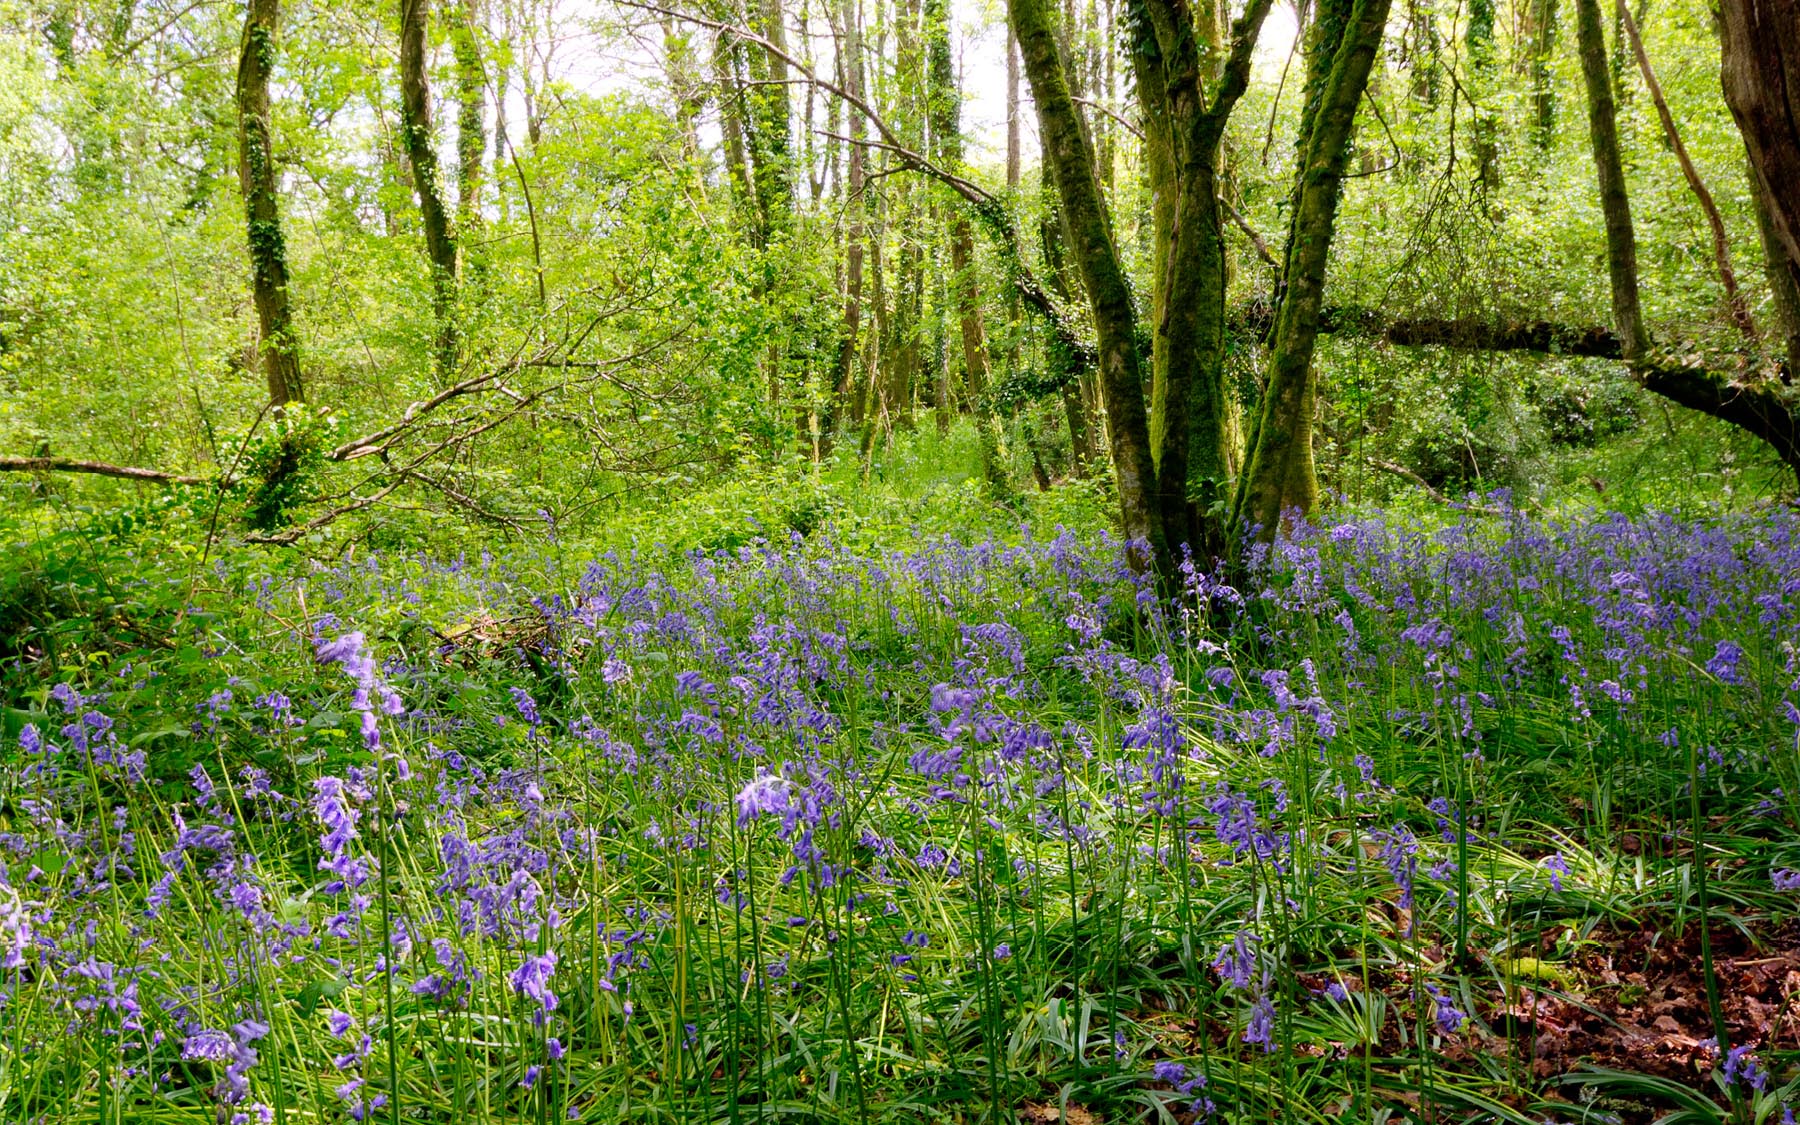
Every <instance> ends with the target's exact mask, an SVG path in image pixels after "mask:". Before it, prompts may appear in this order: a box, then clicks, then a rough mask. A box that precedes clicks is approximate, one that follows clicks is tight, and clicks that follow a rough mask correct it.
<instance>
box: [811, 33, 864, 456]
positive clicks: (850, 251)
mask: <svg viewBox="0 0 1800 1125" xmlns="http://www.w3.org/2000/svg"><path fill="white" fill-rule="evenodd" d="M841 13H842V14H841V18H842V20H843V27H842V29H841V30H842V34H843V37H844V49H843V52H842V54H841V55H840V57H839V58H840V61H839V66H840V68H841V69H842V71H843V74H842V82H843V85H844V88H845V89H847V90H849V91H850V93H851V94H852V95H853V96H855V97H857V98H861V97H862V96H863V63H862V16H861V13H860V11H859V5H858V4H857V3H856V0H843V3H842V8H841ZM864 128H865V126H864V123H863V115H862V114H860V113H856V112H852V113H851V114H850V144H849V150H850V151H849V152H848V153H846V154H845V160H846V163H847V164H848V165H849V168H848V179H847V182H846V184H845V188H846V193H845V196H844V210H845V212H846V218H847V219H848V230H847V232H846V234H845V239H844V241H845V249H844V258H845V262H844V318H843V327H842V328H841V329H840V330H839V336H838V354H837V364H836V370H835V372H834V373H833V376H832V382H833V385H832V388H831V406H830V407H829V408H828V413H827V415H826V418H825V419H824V421H823V422H822V423H821V425H820V430H821V431H822V432H823V433H825V434H826V435H829V434H830V433H831V431H832V430H833V429H835V428H836V419H837V408H836V407H837V403H838V401H840V400H841V399H842V398H843V397H844V395H845V394H846V393H849V392H850V386H851V381H852V380H853V379H854V377H855V369H856V355H857V344H858V341H859V339H860V337H861V333H862V288H863V240H864V237H865V232H864V229H863V227H864V224H863V217H864V215H865V213H866V209H865V207H864V205H863V189H864V181H865V178H866V173H865V165H864V160H865V157H866V154H865V152H864V150H863V145H862V140H863V130H864ZM854 397H855V398H860V397H861V392H860V389H859V390H858V391H857V392H856V394H855V396H854ZM861 415H862V408H861V406H860V404H853V406H852V410H851V424H852V425H854V424H856V423H857V422H860V421H861V420H862V418H861Z"/></svg>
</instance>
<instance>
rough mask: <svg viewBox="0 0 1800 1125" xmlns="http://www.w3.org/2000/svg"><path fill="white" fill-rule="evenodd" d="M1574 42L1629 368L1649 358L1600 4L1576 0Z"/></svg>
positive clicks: (1618, 328)
mask: <svg viewBox="0 0 1800 1125" xmlns="http://www.w3.org/2000/svg"><path fill="white" fill-rule="evenodd" d="M1575 43H1576V50H1577V51H1578V53H1579V54H1580V56H1581V77H1582V81H1583V83H1584V84H1585V85H1586V86H1587V100H1588V136H1589V138H1590V140H1591V141H1592V143H1593V154H1594V170H1595V172H1596V173H1597V175H1598V177H1599V181H1600V214H1601V218H1602V219H1603V220H1604V221H1605V224H1606V269H1607V274H1608V275H1609V280H1610V281H1611V282H1612V308H1613V331H1614V332H1615V333H1617V335H1618V337H1619V351H1620V353H1621V354H1622V355H1623V356H1624V358H1625V362H1626V363H1628V364H1629V363H1633V362H1635V361H1637V360H1639V359H1641V358H1642V357H1643V354H1644V344H1645V342H1646V341H1645V339H1644V314H1643V309H1642V306H1641V304H1640V303H1639V300H1638V268H1637V234H1636V232H1635V231H1634V230H1633V229H1632V224H1631V198H1630V196H1629V195H1628V194H1627V192H1626V188H1625V163H1624V160H1623V159H1622V158H1621V157H1620V155H1619V126H1618V114H1617V110H1616V108H1615V107H1614V104H1613V87H1612V75H1611V72H1610V69H1609V66H1608V63H1607V58H1606V32H1605V30H1604V29H1603V28H1602V26H1601V23H1600V5H1599V3H1598V0H1575Z"/></svg>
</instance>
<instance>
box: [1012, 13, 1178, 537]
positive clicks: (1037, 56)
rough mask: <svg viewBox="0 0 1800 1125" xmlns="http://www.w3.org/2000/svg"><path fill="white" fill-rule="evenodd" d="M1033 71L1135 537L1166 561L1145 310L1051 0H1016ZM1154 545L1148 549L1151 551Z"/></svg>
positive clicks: (1124, 506)
mask: <svg viewBox="0 0 1800 1125" xmlns="http://www.w3.org/2000/svg"><path fill="white" fill-rule="evenodd" d="M1007 8H1008V12H1009V13H1010V17H1011V21H1012V27H1013V33H1014V34H1015V35H1017V36H1018V40H1019V51H1020V54H1021V56H1022V57H1023V61H1024V66H1025V76H1026V80H1027V81H1028V82H1030V84H1031V93H1032V97H1033V99H1034V100H1035V101H1036V102H1037V109H1038V135H1039V137H1040V140H1041V143H1042V146H1043V159H1044V162H1045V163H1046V164H1047V165H1048V166H1049V168H1050V171H1051V175H1052V177H1053V178H1054V180H1055V182H1056V188H1057V194H1058V196H1059V197H1060V199H1061V202H1062V216H1063V230H1064V233H1065V234H1066V236H1067V240H1068V246H1069V250H1070V253H1071V254H1072V255H1073V256H1074V258H1075V263H1076V267H1077V269H1078V270H1079V271H1080V273H1081V277H1082V282H1083V285H1084V287H1085V288H1086V290H1087V294H1088V302H1089V305H1090V306H1091V308H1092V310H1093V316H1094V328H1095V333H1096V335H1097V336H1098V337H1099V361H1100V362H1099V380H1100V391H1101V396H1102V399H1103V401H1104V403H1105V408H1106V415H1107V429H1108V438H1109V444H1110V446H1111V449H1112V461H1113V474H1114V477H1115V481H1116V484H1117V487H1118V490H1119V507H1120V516H1121V521H1122V525H1123V530H1124V532H1125V536H1126V538H1127V539H1129V540H1132V541H1134V542H1139V543H1142V544H1143V545H1144V550H1138V551H1134V559H1135V561H1136V563H1137V564H1138V565H1139V566H1147V565H1150V564H1151V563H1152V562H1162V563H1164V565H1166V561H1167V558H1168V552H1167V544H1166V540H1165V538H1164V535H1163V521H1162V519H1161V516H1160V513H1159V511H1158V507H1157V489H1156V468H1155V464H1154V462H1153V460H1152V458H1151V454H1150V425H1149V418H1148V417H1147V416H1146V414H1145V411H1144V394H1143V383H1142V378H1141V374H1140V364H1139V357H1138V352H1137V339H1136V336H1137V311H1136V309H1135V308H1133V306H1132V299H1131V289H1130V286H1129V285H1128V284H1127V282H1126V280H1125V273H1124V271H1123V270H1122V269H1121V268H1120V264H1119V259H1118V255H1117V253H1116V251H1115V249H1114V243H1113V237H1112V230H1111V225H1110V223H1109V222H1108V220H1107V215H1106V209H1105V204H1104V203H1103V201H1102V199H1101V196H1100V182H1099V180H1098V179H1097V178H1096V176H1095V174H1094V153H1093V146H1092V145H1091V144H1089V142H1088V139H1087V137H1086V135H1084V133H1083V131H1082V128H1081V119H1080V117H1079V116H1078V115H1077V113H1076V110H1075V102H1074V100H1073V99H1072V98H1071V97H1070V94H1069V85H1068V80H1067V78H1066V77H1065V74H1064V66H1063V60H1062V58H1061V56H1060V55H1059V53H1058V51H1057V46H1056V39H1055V36H1054V34H1053V32H1052V31H1051V28H1050V21H1049V18H1048V15H1047V13H1046V12H1045V10H1044V0H1009V2H1008V4H1007ZM1145 550H1147V553H1145Z"/></svg>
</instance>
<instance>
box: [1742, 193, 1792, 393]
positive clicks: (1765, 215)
mask: <svg viewBox="0 0 1800 1125" xmlns="http://www.w3.org/2000/svg"><path fill="white" fill-rule="evenodd" d="M1749 179H1750V197H1751V203H1752V204H1753V205H1754V206H1755V208H1756V233H1757V235H1758V237H1759V238H1760V239H1761V241H1762V249H1763V272H1764V274H1766V275H1767V276H1768V279H1769V297H1770V301H1769V303H1770V305H1771V307H1772V308H1773V310H1774V314H1775V331H1776V333H1777V336H1778V338H1779V339H1781V340H1782V341H1783V343H1782V347H1783V348H1784V349H1785V351H1786V355H1787V365H1788V370H1789V371H1790V372H1795V371H1800V272H1797V271H1795V270H1793V269H1791V268H1789V265H1788V262H1787V258H1786V255H1785V254H1784V253H1783V251H1782V246H1781V239H1780V236H1779V235H1777V234H1776V233H1775V218H1774V216H1773V215H1772V214H1771V213H1770V211H1769V204H1768V201H1767V200H1765V199H1764V198H1763V191H1762V181H1761V179H1760V178H1759V177H1758V176H1757V175H1756V171H1755V169H1751V170H1750V177H1749Z"/></svg>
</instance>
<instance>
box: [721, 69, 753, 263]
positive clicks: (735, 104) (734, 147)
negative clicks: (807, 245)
mask: <svg viewBox="0 0 1800 1125" xmlns="http://www.w3.org/2000/svg"><path fill="white" fill-rule="evenodd" d="M737 59H738V47H737V44H735V43H733V42H732V41H731V37H730V35H729V33H720V35H719V36H718V38H717V39H716V40H715V41H714V43H713V76H714V79H715V81H717V83H718V86H719V93H718V98H719V132H720V133H721V134H723V135H724V140H725V174H726V176H727V177H728V178H729V179H730V180H731V189H732V196H733V198H735V199H736V200H737V203H738V207H739V210H740V213H741V214H744V215H748V216H751V223H750V228H751V230H752V231H753V232H757V233H756V234H755V236H754V237H756V238H757V239H759V240H760V239H761V237H762V236H761V233H760V232H761V229H762V224H761V222H760V220H757V219H756V218H755V217H754V216H755V211H756V192H755V190H754V189H753V188H752V187H751V186H750V165H749V160H748V157H746V155H745V153H744V116H745V115H744V91H743V87H742V86H741V85H740V84H739V82H738V76H737Z"/></svg>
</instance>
